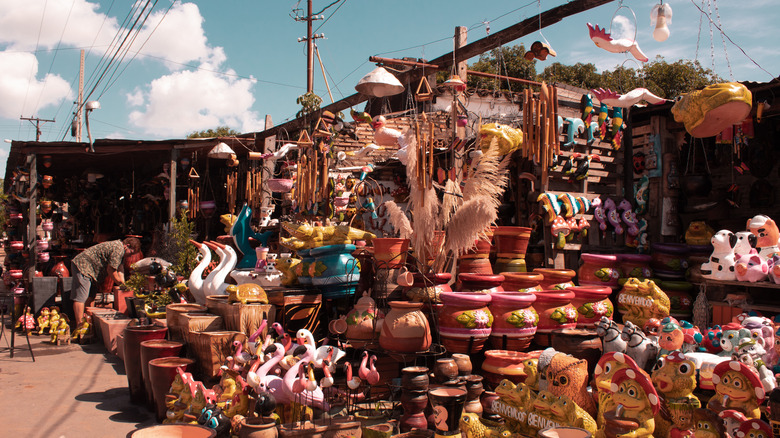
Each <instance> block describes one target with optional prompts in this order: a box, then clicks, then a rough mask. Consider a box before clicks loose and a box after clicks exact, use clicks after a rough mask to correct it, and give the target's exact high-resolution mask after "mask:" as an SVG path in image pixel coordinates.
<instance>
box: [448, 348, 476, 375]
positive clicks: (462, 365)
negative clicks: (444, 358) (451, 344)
mask: <svg viewBox="0 0 780 438" xmlns="http://www.w3.org/2000/svg"><path fill="white" fill-rule="evenodd" d="M452 360H454V361H455V365H457V366H458V375H461V376H468V375H469V374H471V371H472V370H473V368H474V367H473V366H472V365H471V356H469V355H468V354H461V353H453V354H452Z"/></svg>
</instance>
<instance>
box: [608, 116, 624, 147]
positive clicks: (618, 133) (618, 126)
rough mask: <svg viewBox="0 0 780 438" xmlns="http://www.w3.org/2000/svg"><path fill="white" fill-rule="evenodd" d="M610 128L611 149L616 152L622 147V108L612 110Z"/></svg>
mask: <svg viewBox="0 0 780 438" xmlns="http://www.w3.org/2000/svg"><path fill="white" fill-rule="evenodd" d="M611 128H612V130H611V132H610V137H611V138H612V148H613V149H615V150H616V151H618V150H620V147H621V146H623V143H622V140H623V108H620V107H615V108H612V119H611Z"/></svg>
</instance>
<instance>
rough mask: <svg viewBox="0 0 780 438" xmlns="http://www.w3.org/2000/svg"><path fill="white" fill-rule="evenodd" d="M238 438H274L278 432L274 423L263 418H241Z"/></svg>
mask: <svg viewBox="0 0 780 438" xmlns="http://www.w3.org/2000/svg"><path fill="white" fill-rule="evenodd" d="M240 424H241V429H240V430H241V432H240V433H239V435H238V437H239V438H276V437H278V436H279V430H278V428H277V427H276V422H274V421H273V420H269V419H266V418H263V417H254V418H242V419H241V423H240Z"/></svg>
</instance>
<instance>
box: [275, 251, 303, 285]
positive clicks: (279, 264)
mask: <svg viewBox="0 0 780 438" xmlns="http://www.w3.org/2000/svg"><path fill="white" fill-rule="evenodd" d="M299 263H301V259H296V258H292V257H282V258H280V259H278V260H277V261H276V269H278V270H279V271H280V272H281V273H282V286H293V285H296V284H298V275H297V274H296V273H295V267H296V266H297V265H298V264H299Z"/></svg>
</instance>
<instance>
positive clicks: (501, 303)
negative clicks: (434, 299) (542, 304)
mask: <svg viewBox="0 0 780 438" xmlns="http://www.w3.org/2000/svg"><path fill="white" fill-rule="evenodd" d="M491 296H492V301H491V302H490V307H489V308H490V313H491V314H493V318H494V319H493V328H492V331H491V332H490V344H491V345H492V346H493V348H497V349H501V350H515V351H523V350H525V349H526V348H528V346H529V345H531V341H532V340H533V338H534V334H536V327H537V324H538V323H539V315H538V314H537V313H536V310H534V308H533V307H532V304H533V303H534V301H536V295H534V294H533V293H530V292H498V293H493V294H491Z"/></svg>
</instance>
